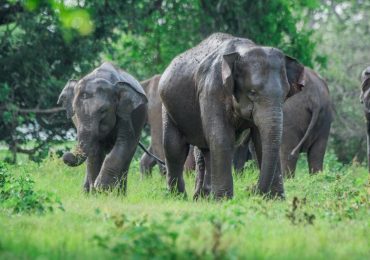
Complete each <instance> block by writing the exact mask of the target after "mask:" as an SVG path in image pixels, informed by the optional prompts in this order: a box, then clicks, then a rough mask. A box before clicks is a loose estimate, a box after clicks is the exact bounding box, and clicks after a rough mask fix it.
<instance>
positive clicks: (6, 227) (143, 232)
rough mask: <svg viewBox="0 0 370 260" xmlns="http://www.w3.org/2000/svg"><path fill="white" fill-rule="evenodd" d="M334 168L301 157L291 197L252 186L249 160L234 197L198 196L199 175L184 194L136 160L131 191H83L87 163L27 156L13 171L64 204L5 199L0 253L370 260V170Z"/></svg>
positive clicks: (253, 178)
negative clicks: (16, 210)
mask: <svg viewBox="0 0 370 260" xmlns="http://www.w3.org/2000/svg"><path fill="white" fill-rule="evenodd" d="M326 168H330V169H331V170H325V171H324V172H323V173H320V174H318V175H316V176H309V175H308V174H307V173H306V172H307V168H306V166H305V165H304V164H303V163H302V162H301V163H300V167H299V170H298V173H297V177H296V178H295V179H294V180H287V181H286V182H285V189H286V195H287V199H286V200H285V201H273V200H264V199H262V198H261V197H259V196H256V195H251V194H249V193H248V192H247V189H246V188H247V187H250V186H252V185H253V184H255V182H256V179H257V171H256V169H255V168H254V167H252V166H251V167H248V169H247V170H245V172H244V175H243V176H242V177H238V176H236V177H235V178H234V194H235V196H234V199H232V200H229V201H223V202H215V201H208V200H201V201H198V202H193V201H192V199H191V197H192V193H193V187H194V177H193V176H192V175H188V176H186V188H187V192H188V198H187V199H183V198H179V197H176V196H173V195H169V194H168V193H167V190H166V184H165V179H164V178H163V177H161V176H159V173H158V172H154V174H153V177H152V178H147V179H144V180H141V179H140V176H139V174H138V172H139V169H138V162H137V161H135V162H134V163H133V164H132V166H131V169H130V174H129V180H128V195H127V196H126V197H123V196H117V195H115V194H110V195H103V194H101V195H85V194H83V193H82V182H83V178H84V177H83V176H84V171H85V166H81V167H78V168H68V167H67V166H65V165H63V164H62V162H61V161H60V160H58V159H54V158H51V159H47V160H46V161H44V162H43V163H42V164H40V165H37V164H35V163H31V162H27V163H24V164H22V165H21V166H13V167H10V171H11V173H13V174H25V173H29V174H30V175H31V176H33V178H34V180H35V185H36V190H43V191H48V192H53V193H55V194H56V195H57V196H58V197H59V198H60V199H61V201H62V203H63V206H64V208H65V211H62V210H59V209H56V210H54V212H51V213H46V214H43V215H37V214H33V215H29V214H26V213H22V214H13V213H11V211H9V210H7V209H4V208H1V206H0V259H117V258H121V259H133V258H134V259H143V258H144V259H145V258H150V259H153V258H155V257H157V259H175V258H177V259H190V258H191V259H192V258H206V259H213V258H219V259H221V258H222V259H225V258H226V259H245V258H247V259H248V258H249V259H251V258H252V259H267V258H268V259H297V258H298V259H369V258H370V246H369V245H370V208H369V185H368V173H367V171H366V169H365V167H362V166H360V165H351V166H346V167H341V166H340V164H338V163H337V162H336V161H335V159H333V158H331V157H329V159H328V160H327V163H326ZM293 201H294V203H293ZM293 204H295V206H296V209H295V210H293ZM0 205H1V203H0ZM99 241H100V242H99Z"/></svg>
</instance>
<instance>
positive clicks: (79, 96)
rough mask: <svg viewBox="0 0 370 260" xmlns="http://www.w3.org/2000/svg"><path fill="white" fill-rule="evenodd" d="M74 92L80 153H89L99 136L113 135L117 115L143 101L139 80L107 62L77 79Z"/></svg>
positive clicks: (128, 112) (124, 116) (125, 116)
mask: <svg viewBox="0 0 370 260" xmlns="http://www.w3.org/2000/svg"><path fill="white" fill-rule="evenodd" d="M74 94H75V95H74V99H73V103H72V107H73V111H74V114H75V117H76V120H77V122H78V123H77V125H76V127H77V139H78V147H79V150H80V151H81V152H82V154H83V155H84V156H89V154H93V153H94V151H95V149H96V148H97V147H98V145H99V142H101V141H102V140H105V139H106V138H114V136H115V135H116V134H117V131H116V130H117V129H116V123H117V120H119V118H122V119H128V118H130V115H131V112H132V111H133V110H135V109H136V108H137V107H138V106H140V105H141V104H143V103H146V102H147V100H146V96H145V93H144V91H143V90H142V88H141V86H140V83H138V82H137V81H136V80H135V79H134V78H133V77H132V76H131V75H129V74H127V73H126V72H124V71H121V70H119V69H117V68H116V67H114V66H113V65H112V64H110V63H107V62H105V63H103V64H102V65H101V66H100V67H98V68H97V69H95V70H94V71H93V72H91V73H90V74H88V75H87V76H85V77H84V78H82V79H81V80H79V81H78V82H77V84H76V86H75V90H74Z"/></svg>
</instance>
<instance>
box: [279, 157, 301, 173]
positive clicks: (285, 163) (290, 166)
mask: <svg viewBox="0 0 370 260" xmlns="http://www.w3.org/2000/svg"><path fill="white" fill-rule="evenodd" d="M298 159H299V154H297V155H295V156H290V155H289V154H287V153H284V154H283V153H282V154H281V169H282V172H283V175H284V177H285V178H294V177H295V170H296V168H297V161H298Z"/></svg>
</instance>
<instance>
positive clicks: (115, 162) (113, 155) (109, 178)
mask: <svg viewBox="0 0 370 260" xmlns="http://www.w3.org/2000/svg"><path fill="white" fill-rule="evenodd" d="M118 129H119V130H118V134H117V140H116V142H115V144H114V146H113V148H112V150H111V151H110V153H109V154H108V155H107V156H106V157H105V160H104V162H103V165H102V168H101V170H100V173H99V175H98V177H97V178H96V180H95V184H94V187H95V188H97V189H103V190H111V189H113V188H115V187H118V188H120V190H122V189H121V188H122V185H123V190H125V189H126V187H124V186H125V185H124V184H125V183H126V181H127V180H125V178H126V177H127V172H128V170H129V166H130V163H131V160H132V157H133V156H134V154H135V150H136V147H137V144H138V142H139V136H140V135H139V134H138V135H135V132H134V130H133V128H132V125H131V122H130V121H120V122H119V123H118Z"/></svg>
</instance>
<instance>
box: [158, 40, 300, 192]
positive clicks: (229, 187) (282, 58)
mask: <svg viewBox="0 0 370 260" xmlns="http://www.w3.org/2000/svg"><path fill="white" fill-rule="evenodd" d="M302 70H303V66H302V65H301V64H299V63H298V62H297V61H296V60H295V59H293V58H290V57H288V56H286V55H284V54H283V53H282V52H281V51H280V50H278V49H276V48H271V47H263V46H258V45H256V44H255V43H253V42H252V41H250V40H248V39H244V38H237V37H233V36H231V35H228V34H222V33H216V34H213V35H211V36H210V37H208V38H207V39H205V40H204V41H202V42H201V43H200V44H198V45H197V46H196V47H194V48H192V49H190V50H188V51H186V52H184V53H182V54H180V55H179V56H177V57H176V58H175V59H173V60H172V62H171V64H170V65H169V66H168V67H167V69H166V70H165V72H164V73H163V74H162V77H161V79H160V82H159V93H160V95H161V98H162V102H163V104H164V111H163V128H164V129H163V134H164V136H163V140H164V152H165V158H166V167H167V183H168V186H169V188H170V190H172V191H176V192H180V193H185V184H184V179H183V165H184V162H185V160H186V155H187V153H188V150H189V144H192V145H194V146H197V147H198V148H199V149H200V150H201V151H202V153H203V154H204V158H205V164H204V165H205V167H206V175H207V174H209V175H210V182H211V185H210V186H211V187H210V189H211V193H212V194H213V196H214V198H216V199H221V198H225V197H226V198H231V197H232V196H233V179H232V174H231V169H232V157H233V151H234V144H235V141H236V140H237V139H238V137H239V135H240V134H241V133H242V132H244V131H245V130H246V129H251V135H252V139H253V141H254V143H255V146H256V153H257V158H258V162H259V164H260V168H261V171H260V177H259V180H258V184H257V187H256V191H257V192H259V193H261V194H264V195H268V196H271V197H276V196H278V197H284V188H283V178H282V174H281V171H280V160H279V158H280V144H281V137H282V128H283V111H282V110H283V108H282V105H283V102H284V100H285V99H286V98H287V96H290V95H291V94H292V93H293V92H295V86H297V84H298V80H299V75H300V74H301V73H302ZM206 178H207V176H206Z"/></svg>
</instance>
